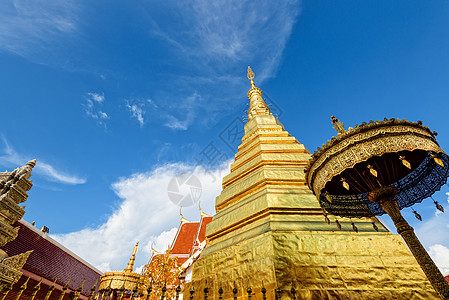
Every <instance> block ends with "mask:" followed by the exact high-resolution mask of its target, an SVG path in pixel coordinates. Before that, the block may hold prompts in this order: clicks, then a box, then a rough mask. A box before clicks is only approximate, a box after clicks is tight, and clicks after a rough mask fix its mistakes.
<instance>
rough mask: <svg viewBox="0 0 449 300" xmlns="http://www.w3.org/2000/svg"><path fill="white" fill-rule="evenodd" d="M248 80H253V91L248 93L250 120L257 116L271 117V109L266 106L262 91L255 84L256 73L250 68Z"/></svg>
mask: <svg viewBox="0 0 449 300" xmlns="http://www.w3.org/2000/svg"><path fill="white" fill-rule="evenodd" d="M247 77H248V79H249V80H251V89H250V90H249V91H248V99H249V100H250V102H249V109H248V120H251V119H252V118H254V117H255V116H256V115H269V114H270V108H269V107H268V106H267V105H266V104H265V102H264V100H263V98H262V90H261V89H259V88H258V87H256V85H255V84H254V80H253V79H254V72H253V70H251V67H250V66H248V75H247Z"/></svg>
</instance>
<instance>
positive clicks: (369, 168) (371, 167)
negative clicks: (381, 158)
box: [367, 165, 377, 177]
mask: <svg viewBox="0 0 449 300" xmlns="http://www.w3.org/2000/svg"><path fill="white" fill-rule="evenodd" d="M367 168H368V170H369V172H370V173H371V175H373V176H374V177H377V171H376V170H375V169H374V168H373V166H372V165H368V166H367Z"/></svg>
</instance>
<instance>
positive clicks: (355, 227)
mask: <svg viewBox="0 0 449 300" xmlns="http://www.w3.org/2000/svg"><path fill="white" fill-rule="evenodd" d="M351 225H352V229H354V231H355V232H359V230H358V229H357V226H355V224H354V222H351Z"/></svg>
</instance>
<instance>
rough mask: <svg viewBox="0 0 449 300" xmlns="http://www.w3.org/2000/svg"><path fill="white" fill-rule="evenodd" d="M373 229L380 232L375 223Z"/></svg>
mask: <svg viewBox="0 0 449 300" xmlns="http://www.w3.org/2000/svg"><path fill="white" fill-rule="evenodd" d="M373 228H374V230H376V231H379V228H378V227H377V225H376V223H375V222H373Z"/></svg>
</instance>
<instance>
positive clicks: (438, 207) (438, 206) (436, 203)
mask: <svg viewBox="0 0 449 300" xmlns="http://www.w3.org/2000/svg"><path fill="white" fill-rule="evenodd" d="M433 203H435V206H436V207H437V209H438V210H439V211H441V212H444V207H443V206H441V205H440V203H438V201H435V200H433Z"/></svg>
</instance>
